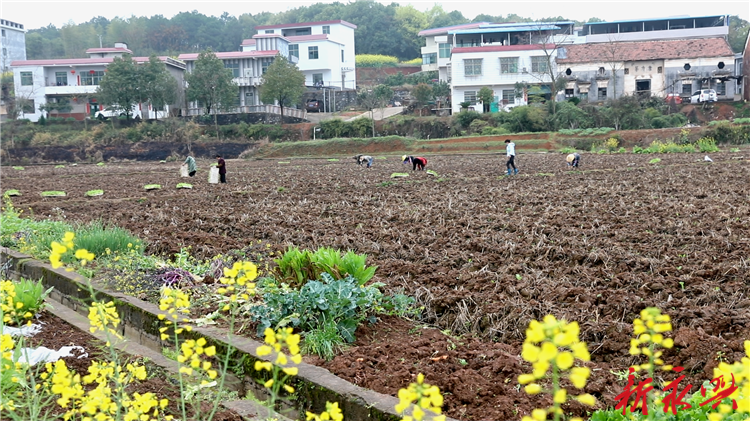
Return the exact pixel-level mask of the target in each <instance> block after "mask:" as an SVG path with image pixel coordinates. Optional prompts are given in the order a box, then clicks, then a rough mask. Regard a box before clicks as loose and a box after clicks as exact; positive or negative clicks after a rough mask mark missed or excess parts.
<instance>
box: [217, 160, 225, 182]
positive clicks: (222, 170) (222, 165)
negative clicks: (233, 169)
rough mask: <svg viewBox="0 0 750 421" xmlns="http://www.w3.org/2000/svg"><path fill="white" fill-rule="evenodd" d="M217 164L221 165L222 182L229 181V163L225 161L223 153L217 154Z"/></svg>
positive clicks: (220, 176)
mask: <svg viewBox="0 0 750 421" xmlns="http://www.w3.org/2000/svg"><path fill="white" fill-rule="evenodd" d="M216 159H217V160H218V161H217V162H216V166H217V167H219V179H220V181H221V182H222V183H226V182H227V163H226V162H224V158H222V157H221V155H216Z"/></svg>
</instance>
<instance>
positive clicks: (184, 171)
mask: <svg viewBox="0 0 750 421" xmlns="http://www.w3.org/2000/svg"><path fill="white" fill-rule="evenodd" d="M180 177H190V174H188V167H187V165H183V166H181V167H180Z"/></svg>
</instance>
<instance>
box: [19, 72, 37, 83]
mask: <svg viewBox="0 0 750 421" xmlns="http://www.w3.org/2000/svg"><path fill="white" fill-rule="evenodd" d="M33 84H34V78H33V77H32V76H31V72H21V86H31V85H33Z"/></svg>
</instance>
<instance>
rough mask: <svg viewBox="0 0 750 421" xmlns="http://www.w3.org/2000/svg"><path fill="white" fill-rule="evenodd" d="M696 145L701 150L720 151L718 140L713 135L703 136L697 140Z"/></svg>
mask: <svg viewBox="0 0 750 421" xmlns="http://www.w3.org/2000/svg"><path fill="white" fill-rule="evenodd" d="M695 146H696V147H697V148H698V151H700V152H704V153H705V152H719V147H718V146H716V141H715V140H714V139H713V138H712V137H702V138H700V139H698V140H697V141H696V142H695Z"/></svg>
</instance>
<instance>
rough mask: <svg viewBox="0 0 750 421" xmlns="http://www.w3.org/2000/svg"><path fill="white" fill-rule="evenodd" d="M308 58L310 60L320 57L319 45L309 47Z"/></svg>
mask: <svg viewBox="0 0 750 421" xmlns="http://www.w3.org/2000/svg"><path fill="white" fill-rule="evenodd" d="M307 58H309V59H310V60H317V59H318V47H307Z"/></svg>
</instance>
